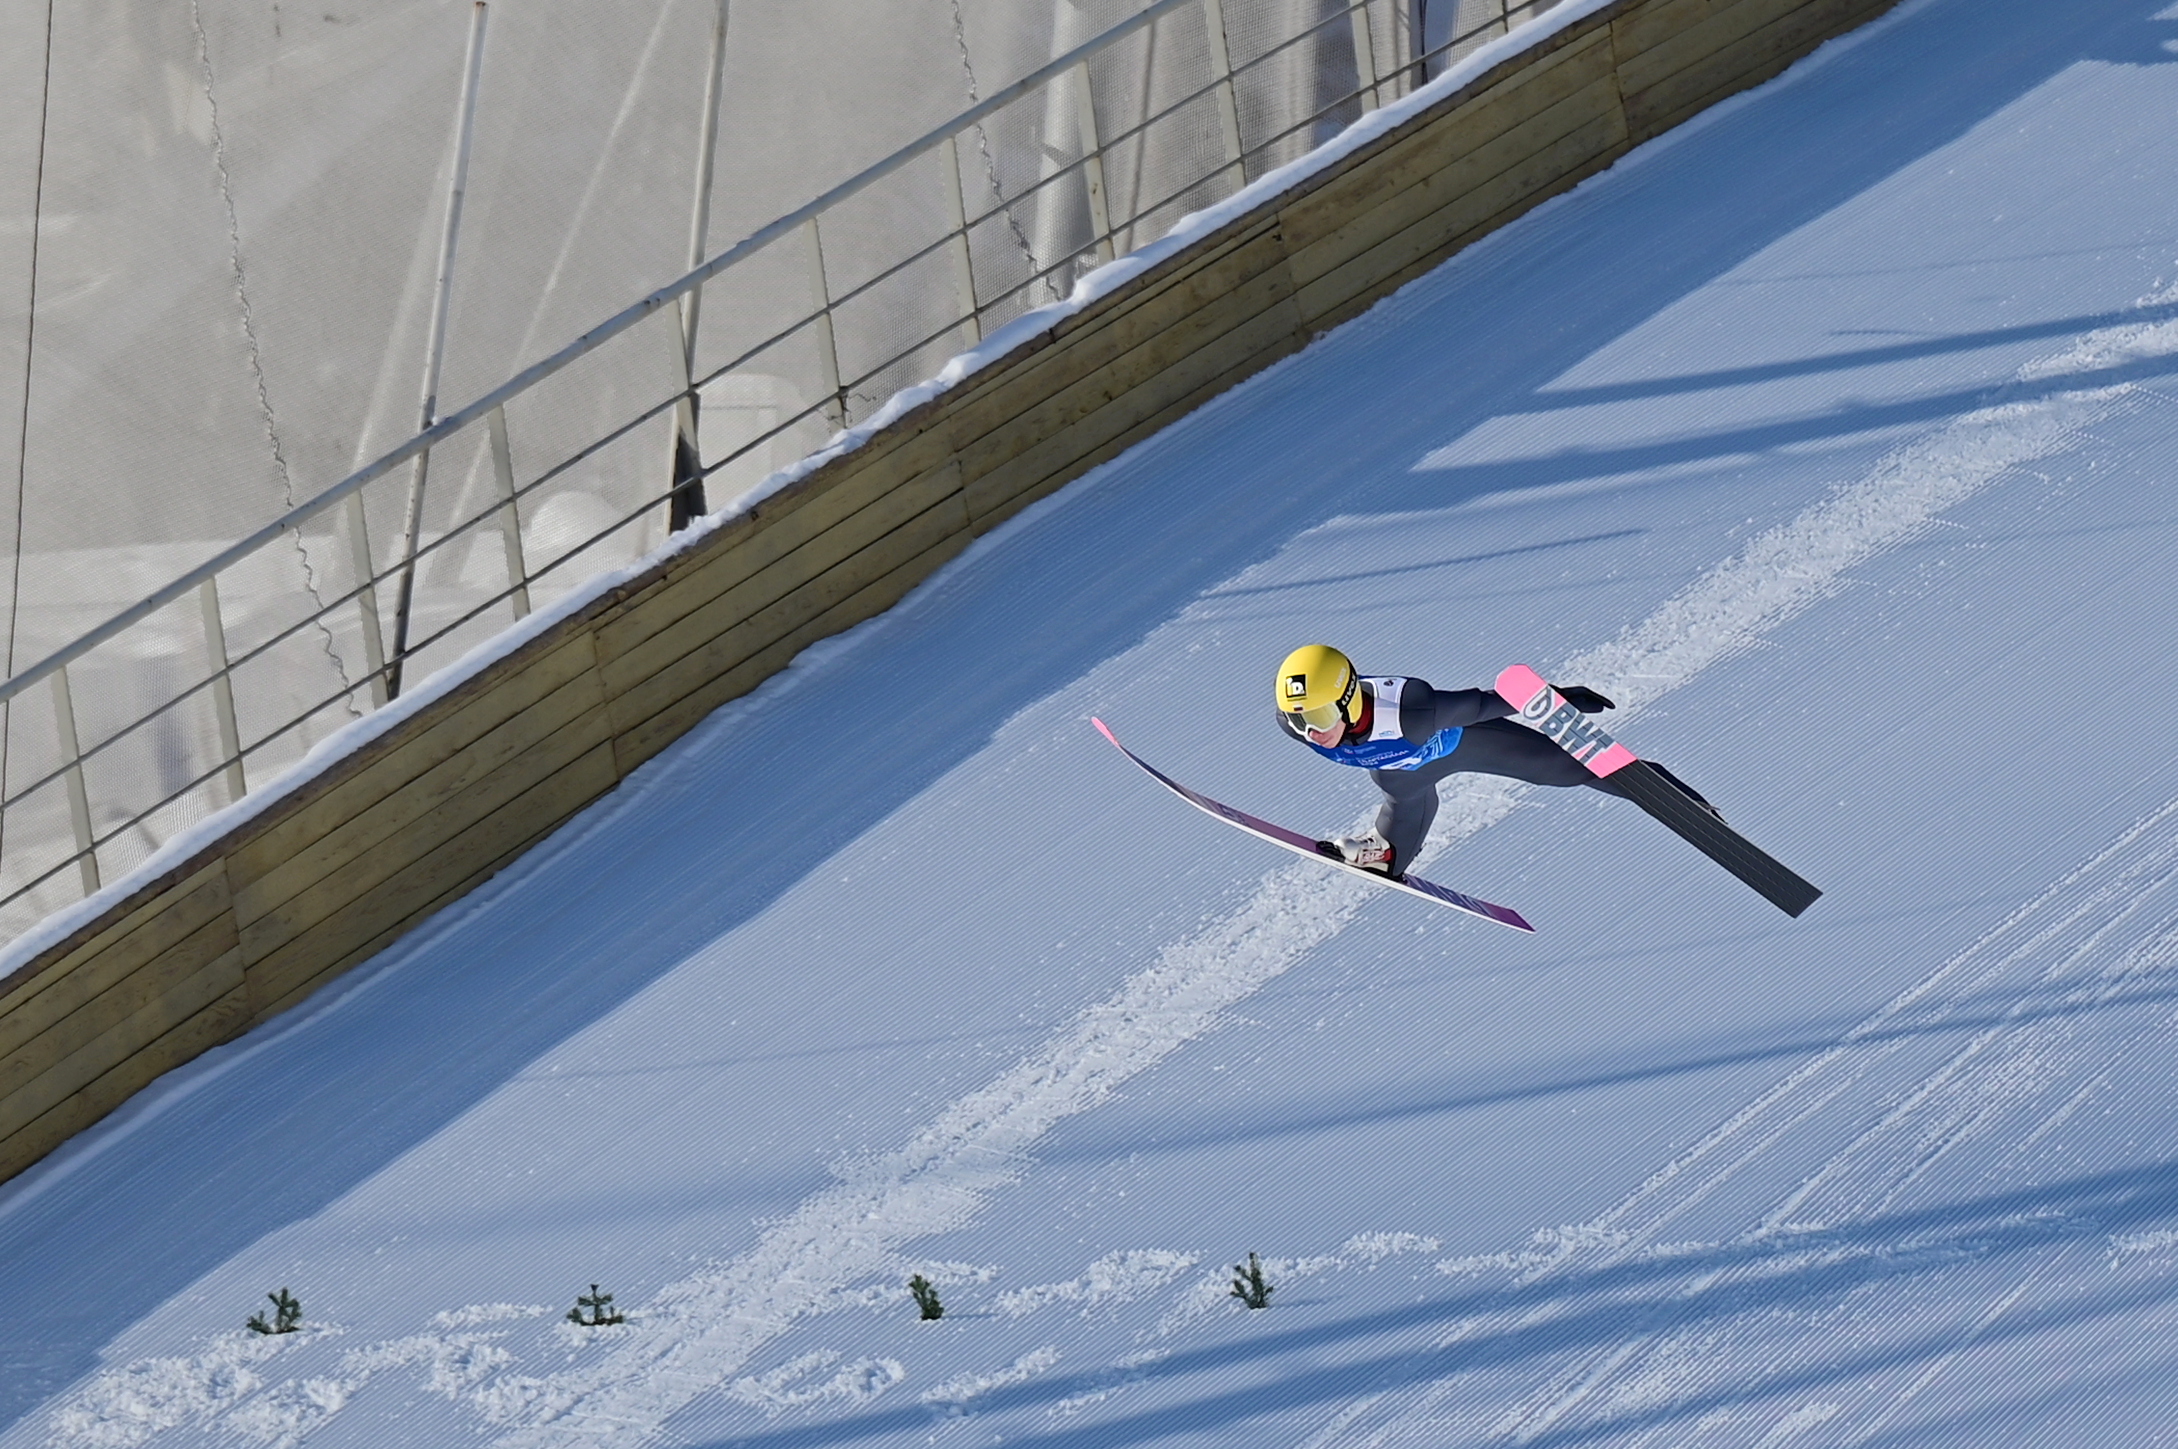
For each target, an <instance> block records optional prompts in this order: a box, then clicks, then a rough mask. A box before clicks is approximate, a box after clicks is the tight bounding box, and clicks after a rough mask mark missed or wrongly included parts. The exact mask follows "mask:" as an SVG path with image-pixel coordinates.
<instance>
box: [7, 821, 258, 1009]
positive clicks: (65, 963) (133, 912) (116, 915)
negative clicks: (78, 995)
mask: <svg viewBox="0 0 2178 1449" xmlns="http://www.w3.org/2000/svg"><path fill="white" fill-rule="evenodd" d="M213 876H218V877H220V878H221V880H222V881H224V880H225V877H226V870H225V867H224V865H223V864H222V863H221V862H220V861H219V860H217V859H213V860H210V861H207V862H204V863H202V864H199V865H197V866H196V867H195V868H193V869H192V870H190V871H189V873H188V874H187V875H181V876H168V877H162V880H163V882H164V883H163V884H162V883H159V882H154V883H151V884H149V885H147V886H146V887H145V888H144V890H143V891H140V892H138V893H137V894H135V895H133V896H131V897H130V898H129V899H127V900H124V901H122V902H120V903H119V904H117V905H115V906H114V907H113V908H112V909H110V910H108V911H107V912H106V913H105V915H103V916H102V917H100V918H99V919H98V920H95V921H91V922H88V923H87V924H85V925H84V926H83V927H82V928H81V929H79V930H77V931H75V932H73V933H72V934H70V935H69V936H67V937H66V938H65V939H63V940H60V941H57V942H55V943H54V944H53V945H52V946H51V947H49V948H47V949H46V950H45V951H43V952H41V953H40V954H39V955H37V956H35V957H33V958H31V959H30V960H28V961H26V962H24V963H23V964H22V965H21V966H19V967H17V968H16V969H15V970H14V971H11V972H9V973H8V977H7V979H6V980H5V981H0V1021H5V1020H6V1019H7V1018H8V1017H10V1016H12V1015H13V1014H14V1013H15V1011H16V1009H17V1008H18V1007H20V1006H21V1005H23V1004H24V1003H25V1002H27V1001H29V1000H30V999H31V998H32V997H33V996H35V995H37V994H38V993H40V992H42V991H45V990H47V989H48V988H49V987H51V986H52V985H53V984H54V983H55V982H56V981H58V980H60V979H61V978H63V977H66V976H70V975H73V974H74V973H75V972H76V971H77V970H79V969H80V968H81V967H83V966H84V965H85V964H86V963H88V962H90V961H92V960H93V959H95V958H97V957H100V956H103V955H104V954H105V953H106V952H108V951H110V950H112V949H113V948H114V947H116V946H118V945H119V944H120V943H121V942H122V941H123V940H125V939H126V938H127V937H129V936H131V935H133V934H135V933H136V932H137V931H140V930H142V929H143V928H144V927H145V926H146V925H148V924H150V923H151V922H153V921H156V920H157V919H159V918H160V917H161V916H163V915H164V914H165V913H166V912H167V911H168V910H170V909H173V908H174V907H175V906H176V905H177V904H179V903H181V902H182V901H183V900H184V899H185V898H187V897H188V896H190V895H191V894H192V893H194V892H196V891H199V890H202V889H204V886H205V883H206V881H207V880H209V879H210V878H211V877H213ZM124 969H127V968H124ZM96 989H98V990H104V989H105V988H104V987H103V986H100V987H98V988H96Z"/></svg>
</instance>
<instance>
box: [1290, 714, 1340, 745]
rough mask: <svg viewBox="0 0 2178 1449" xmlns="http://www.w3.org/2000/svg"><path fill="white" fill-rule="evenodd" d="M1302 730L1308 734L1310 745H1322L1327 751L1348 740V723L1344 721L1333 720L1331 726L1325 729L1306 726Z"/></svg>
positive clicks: (1310, 725)
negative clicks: (1341, 741)
mask: <svg viewBox="0 0 2178 1449" xmlns="http://www.w3.org/2000/svg"><path fill="white" fill-rule="evenodd" d="M1301 728H1302V729H1303V730H1304V731H1306V732H1307V734H1308V742H1309V743H1310V744H1312V745H1322V746H1323V747H1324V748H1325V749H1327V750H1328V749H1332V748H1334V747H1335V746H1337V744H1338V742H1339V741H1340V740H1343V739H1345V738H1346V721H1345V720H1343V719H1334V720H1332V721H1331V724H1330V726H1329V727H1328V728H1325V729H1318V728H1317V727H1316V726H1314V725H1312V724H1304V725H1302V726H1301Z"/></svg>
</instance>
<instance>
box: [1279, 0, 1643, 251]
mask: <svg viewBox="0 0 2178 1449" xmlns="http://www.w3.org/2000/svg"><path fill="white" fill-rule="evenodd" d="M1599 84H1601V85H1615V84H1616V82H1615V80H1614V79H1613V66H1612V54H1611V44H1610V34H1609V32H1608V31H1607V30H1603V29H1600V28H1599V29H1597V30H1594V31H1592V32H1590V33H1589V34H1587V35H1586V36H1584V37H1582V38H1581V39H1580V40H1579V41H1578V42H1576V43H1574V44H1570V45H1567V46H1565V47H1564V48H1562V49H1560V50H1557V51H1555V52H1553V53H1552V54H1551V55H1550V56H1548V57H1547V58H1545V59H1544V60H1542V61H1540V62H1538V63H1537V64H1535V65H1533V66H1531V67H1529V68H1527V69H1526V70H1523V71H1521V72H1519V73H1517V74H1515V75H1513V76H1511V77H1508V78H1507V79H1506V80H1505V81H1504V82H1503V83H1502V84H1500V85H1498V86H1496V87H1493V88H1492V89H1491V90H1489V91H1486V92H1484V93H1483V94H1481V95H1479V96H1477V97H1475V98H1474V99H1472V100H1470V101H1468V102H1466V103H1464V104H1462V105H1461V106H1459V107H1458V108H1457V109H1454V110H1450V111H1447V112H1445V113H1444V114H1442V115H1441V116H1440V117H1438V118H1436V119H1434V120H1431V121H1429V122H1428V123H1427V124H1425V125H1422V126H1420V127H1418V128H1417V129H1416V130H1415V131H1414V133H1413V134H1412V135H1407V136H1403V137H1401V139H1400V141H1399V143H1398V145H1396V146H1394V147H1392V148H1389V149H1388V150H1386V151H1385V152H1384V154H1383V155H1382V156H1381V157H1380V158H1377V159H1376V160H1375V161H1373V162H1372V164H1371V165H1370V166H1369V167H1368V168H1366V169H1365V170H1359V171H1355V172H1352V173H1349V174H1347V175H1344V176H1341V177H1340V178H1338V179H1337V180H1336V181H1334V182H1330V183H1327V184H1325V185H1322V186H1318V187H1314V188H1312V189H1310V190H1307V191H1305V192H1303V193H1301V194H1300V195H1299V196H1297V197H1295V198H1293V199H1292V200H1291V201H1289V202H1288V203H1287V204H1286V205H1285V207H1283V208H1282V209H1281V210H1280V212H1279V224H1280V227H1281V229H1282V230H1283V231H1284V233H1285V237H1286V245H1287V247H1288V248H1289V250H1291V251H1292V252H1294V253H1296V254H1299V253H1302V252H1304V251H1305V250H1306V249H1308V248H1309V247H1311V246H1312V245H1313V244H1315V243H1316V242H1318V241H1321V240H1324V239H1326V238H1329V237H1334V236H1340V235H1347V234H1351V232H1352V231H1353V229H1354V226H1355V224H1356V222H1357V221H1359V220H1360V219H1361V218H1363V217H1367V216H1370V215H1373V214H1375V213H1378V212H1381V211H1383V210H1384V209H1385V208H1386V207H1387V206H1391V207H1396V206H1397V205H1398V204H1399V203H1400V201H1401V200H1402V198H1404V197H1405V196H1406V195H1407V193H1408V192H1409V191H1410V190H1412V189H1413V188H1415V187H1418V186H1424V185H1432V186H1434V187H1435V188H1436V189H1437V190H1439V191H1442V190H1443V189H1445V183H1444V180H1443V178H1444V174H1445V171H1446V169H1447V168H1448V167H1452V166H1454V165H1456V164H1458V163H1459V162H1460V161H1462V160H1463V159H1464V158H1467V157H1469V156H1472V155H1474V154H1475V153H1476V152H1478V151H1481V150H1482V149H1484V148H1485V147H1492V146H1494V147H1495V148H1496V149H1495V151H1494V153H1493V154H1496V155H1498V156H1515V157H1516V156H1517V155H1518V154H1520V152H1521V151H1522V150H1523V149H1533V148H1532V146H1527V147H1523V146H1522V145H1521V143H1518V142H1515V143H1513V145H1512V147H1511V148H1510V150H1508V149H1507V148H1506V146H1505V145H1504V144H1503V142H1504V140H1505V138H1507V137H1508V136H1512V135H1516V134H1518V133H1520V132H1522V131H1523V130H1524V129H1525V128H1526V127H1527V126H1528V125H1529V124H1530V123H1532V122H1534V121H1536V120H1538V119H1540V118H1543V117H1545V116H1547V115H1548V114H1549V113H1551V112H1552V111H1554V110H1556V109H1557V108H1558V107H1560V106H1561V105H1563V104H1564V102H1565V101H1566V100H1567V99H1568V98H1570V97H1573V96H1576V95H1578V94H1580V93H1581V92H1583V91H1586V90H1588V89H1590V88H1591V87H1594V86H1596V85H1599ZM1402 129H1404V128H1402ZM1484 174H1488V173H1487V172H1485V173H1484Z"/></svg>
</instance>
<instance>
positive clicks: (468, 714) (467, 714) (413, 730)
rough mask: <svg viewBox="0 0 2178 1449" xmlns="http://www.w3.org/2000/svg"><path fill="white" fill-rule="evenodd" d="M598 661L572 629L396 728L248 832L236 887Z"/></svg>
mask: <svg viewBox="0 0 2178 1449" xmlns="http://www.w3.org/2000/svg"><path fill="white" fill-rule="evenodd" d="M595 657H596V656H595V654H594V652H593V649H592V645H591V641H590V638H589V634H588V631H587V630H584V629H581V628H579V627H570V628H569V629H568V630H567V632H566V633H565V634H564V635H562V636H561V637H560V638H559V639H558V640H556V641H554V642H553V643H551V644H549V645H547V646H546V647H545V648H544V649H543V650H542V651H541V652H539V653H537V654H535V655H532V656H529V657H526V658H524V657H522V656H521V655H517V656H516V658H517V659H518V660H519V663H520V667H518V668H508V669H505V670H503V671H502V672H501V673H500V674H499V675H498V677H497V678H496V679H495V680H494V681H493V682H492V684H491V686H490V687H489V688H487V689H484V690H482V691H481V692H478V693H475V694H473V695H472V694H469V693H462V694H460V695H458V696H456V697H453V698H449V699H448V700H447V701H446V702H445V703H444V705H442V706H440V707H437V708H434V709H432V710H428V711H426V712H425V713H424V714H422V715H420V716H418V717H417V718H415V719H412V720H410V721H408V722H407V723H406V724H404V725H401V726H397V727H396V728H395V729H394V730H393V731H392V733H391V734H390V735H388V736H387V737H386V738H385V740H384V741H383V742H382V743H380V744H378V745H376V746H374V747H371V748H369V749H368V750H367V753H366V755H365V756H360V757H359V760H360V763H357V764H355V765H352V766H349V765H345V764H344V765H343V766H340V767H336V770H335V772H333V773H332V774H330V775H329V776H328V777H326V779H325V781H324V782H323V783H322V785H321V786H319V787H317V788H312V787H305V790H304V791H303V792H298V795H297V797H296V799H295V800H294V802H293V803H292V804H283V805H282V807H281V808H280V809H278V810H277V811H275V812H273V813H272V814H271V815H269V816H267V817H264V818H262V819H260V820H259V821H258V822H255V823H254V825H253V826H246V827H244V830H243V833H242V834H241V836H240V838H239V839H237V840H236V841H235V843H234V845H233V846H232V848H231V849H230V850H229V851H228V859H229V870H230V873H231V875H232V877H233V878H234V879H235V880H236V881H237V882H238V883H239V882H242V881H250V880H257V879H261V878H262V877H263V876H264V875H266V874H267V873H268V872H269V871H271V870H272V869H274V868H275V867H276V866H278V865H279V864H280V862H281V861H283V860H285V859H287V858H288V857H290V856H292V855H295V854H297V853H299V852H300V851H302V850H304V849H307V848H308V846H309V845H310V843H311V842H312V841H314V840H317V839H319V838H321V837H322V836H324V835H325V834H326V833H328V832H329V831H331V830H332V829H334V828H335V827H336V826H338V825H341V824H343V823H344V822H346V821H348V820H351V819H353V818H354V817H355V816H357V815H360V814H362V813H363V812H364V811H365V810H368V809H369V808H370V807H371V806H372V805H373V804H374V803H376V802H377V801H379V800H382V799H384V798H385V796H386V795H387V794H388V793H390V792H391V791H393V790H394V789H396V788H398V787H399V786H401V785H404V784H406V783H408V782H409V781H411V780H413V779H415V778H416V777H417V776H418V775H421V774H423V773H424V772H425V771H426V770H429V769H430V768H431V767H432V766H434V765H436V764H439V763H440V762H441V761H444V760H447V759H450V758H452V757H453V756H454V755H456V754H458V753H459V752H460V751H462V750H464V749H466V748H467V747H469V746H470V745H472V744H474V743H475V742H476V741H477V740H478V739H480V738H482V737H483V736H484V735H486V734H488V733H490V732H491V731H492V730H494V729H496V728H498V727H499V726H500V725H501V724H504V723H505V722H506V721H507V720H509V719H511V718H513V717H514V716H515V715H516V714H519V713H520V712H521V711H523V710H525V709H527V708H529V707H530V706H531V705H533V704H535V703H536V702H537V701H539V700H541V699H543V698H545V697H546V696H547V695H550V694H551V693H553V691H555V690H557V689H559V688H560V687H561V686H562V685H564V684H566V683H567V682H568V681H570V680H572V679H574V678H575V677H576V676H577V675H579V674H581V673H582V671H583V670H585V669H589V668H591V667H593V665H594V662H595Z"/></svg>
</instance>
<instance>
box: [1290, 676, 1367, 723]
mask: <svg viewBox="0 0 2178 1449" xmlns="http://www.w3.org/2000/svg"><path fill="white" fill-rule="evenodd" d="M1360 688H1361V680H1360V679H1359V678H1354V679H1349V680H1347V681H1346V692H1345V693H1344V694H1341V695H1340V696H1339V697H1338V698H1337V699H1334V700H1332V701H1331V702H1330V703H1329V704H1317V705H1311V706H1309V707H1308V708H1307V709H1297V710H1294V711H1293V714H1294V715H1295V717H1297V718H1298V719H1299V720H1300V721H1301V723H1302V724H1304V725H1306V726H1308V728H1310V729H1312V730H1327V729H1330V728H1332V727H1333V726H1334V725H1352V724H1353V722H1354V721H1353V717H1352V716H1351V715H1349V714H1347V712H1346V706H1348V705H1349V704H1352V703H1353V702H1354V695H1355V694H1356V693H1358V692H1359V690H1360Z"/></svg>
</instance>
